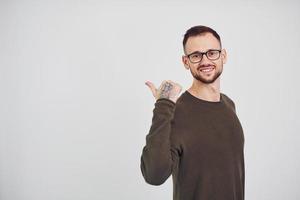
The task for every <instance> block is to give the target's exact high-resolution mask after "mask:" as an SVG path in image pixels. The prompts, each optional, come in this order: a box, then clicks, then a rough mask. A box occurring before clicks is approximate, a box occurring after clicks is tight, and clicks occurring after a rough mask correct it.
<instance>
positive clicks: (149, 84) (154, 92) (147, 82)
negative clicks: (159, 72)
mask: <svg viewBox="0 0 300 200" xmlns="http://www.w3.org/2000/svg"><path fill="white" fill-rule="evenodd" d="M145 84H146V85H147V86H148V87H149V88H150V90H151V91H152V94H153V96H154V97H155V96H156V91H157V89H156V87H155V85H154V84H153V83H152V82H150V81H146V82H145Z"/></svg>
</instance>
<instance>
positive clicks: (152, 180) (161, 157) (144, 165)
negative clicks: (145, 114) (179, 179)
mask: <svg viewBox="0 0 300 200" xmlns="http://www.w3.org/2000/svg"><path fill="white" fill-rule="evenodd" d="M174 111H175V103H174V102H173V101H171V100H169V99H167V98H160V99H157V101H156V102H155V107H154V109H153V117H152V125H151V128H150V131H149V133H148V135H147V136H146V145H145V146H144V148H143V151H142V156H141V164H140V168H141V172H142V174H143V177H144V179H145V181H146V182H147V183H149V184H151V185H161V184H163V183H164V182H165V181H166V180H167V179H168V177H169V176H170V174H171V173H172V167H173V164H174V163H173V160H175V159H176V158H177V157H176V156H177V155H176V154H175V153H173V152H175V151H171V142H170V135H171V125H172V123H171V121H172V119H173V115H174Z"/></svg>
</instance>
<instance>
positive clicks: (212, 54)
mask: <svg viewBox="0 0 300 200" xmlns="http://www.w3.org/2000/svg"><path fill="white" fill-rule="evenodd" d="M218 53H219V52H218V51H209V52H208V53H207V54H208V56H215V55H217V54H218Z"/></svg>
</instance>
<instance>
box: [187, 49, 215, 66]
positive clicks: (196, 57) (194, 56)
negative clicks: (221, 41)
mask: <svg viewBox="0 0 300 200" xmlns="http://www.w3.org/2000/svg"><path fill="white" fill-rule="evenodd" d="M220 53H221V50H218V49H210V50H208V51H206V52H200V51H196V52H193V53H191V54H189V55H186V56H187V57H188V58H189V60H190V61H191V63H198V62H201V60H202V58H203V55H204V54H205V55H206V57H207V58H208V59H209V60H217V59H219V58H220V55H221V54H220Z"/></svg>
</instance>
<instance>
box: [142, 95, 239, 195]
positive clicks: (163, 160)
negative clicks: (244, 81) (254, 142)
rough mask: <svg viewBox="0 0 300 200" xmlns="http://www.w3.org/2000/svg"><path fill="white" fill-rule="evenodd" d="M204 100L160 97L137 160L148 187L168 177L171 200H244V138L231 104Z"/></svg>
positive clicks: (226, 99) (226, 100) (225, 98)
mask: <svg viewBox="0 0 300 200" xmlns="http://www.w3.org/2000/svg"><path fill="white" fill-rule="evenodd" d="M220 95H221V96H220V101H219V102H212V101H206V100H203V99H200V98H197V97H195V96H193V95H192V94H191V93H189V92H188V91H187V90H186V91H185V92H184V93H182V94H181V95H180V96H179V98H178V99H177V101H176V103H174V102H173V101H171V100H169V99H166V98H160V99H158V100H156V102H155V107H154V109H153V117H152V125H151V128H150V131H149V133H148V135H146V145H145V146H144V148H143V151H142V155H141V163H140V167H141V172H142V175H143V177H144V179H145V181H146V182H147V183H149V184H151V185H161V184H163V183H164V182H165V181H166V180H167V179H168V177H169V176H170V175H171V174H172V180H173V200H244V185H245V169H244V134H243V129H242V126H241V123H240V121H239V119H238V117H237V115H236V112H235V104H234V102H233V101H232V100H231V99H230V98H229V97H228V96H227V95H225V94H223V93H220Z"/></svg>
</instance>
